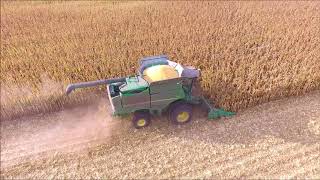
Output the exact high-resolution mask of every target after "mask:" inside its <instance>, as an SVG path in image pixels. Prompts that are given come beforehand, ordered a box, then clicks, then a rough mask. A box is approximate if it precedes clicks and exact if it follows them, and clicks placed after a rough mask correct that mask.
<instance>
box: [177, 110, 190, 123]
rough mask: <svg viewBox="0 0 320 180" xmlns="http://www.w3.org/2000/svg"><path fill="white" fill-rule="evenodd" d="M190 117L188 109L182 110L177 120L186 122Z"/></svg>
mask: <svg viewBox="0 0 320 180" xmlns="http://www.w3.org/2000/svg"><path fill="white" fill-rule="evenodd" d="M189 117H190V114H189V112H186V111H182V112H180V113H179V114H178V116H177V121H178V122H181V123H182V122H186V121H187V120H188V119H189Z"/></svg>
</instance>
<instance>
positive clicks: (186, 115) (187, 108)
mask: <svg viewBox="0 0 320 180" xmlns="http://www.w3.org/2000/svg"><path fill="white" fill-rule="evenodd" d="M191 119H192V105H191V104H188V103H185V102H178V103H174V104H172V106H171V107H170V109H169V120H170V121H171V122H173V123H174V124H185V123H188V122H190V121H191Z"/></svg>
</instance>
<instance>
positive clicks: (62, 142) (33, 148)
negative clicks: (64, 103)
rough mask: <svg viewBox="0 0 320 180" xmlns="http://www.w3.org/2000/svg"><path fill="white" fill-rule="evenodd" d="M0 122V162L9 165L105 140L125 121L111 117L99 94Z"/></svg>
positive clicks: (107, 106)
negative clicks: (60, 107)
mask: <svg viewBox="0 0 320 180" xmlns="http://www.w3.org/2000/svg"><path fill="white" fill-rule="evenodd" d="M48 88H49V90H50V87H49V86H48ZM1 126H2V127H1V130H2V134H1V136H2V137H1V138H2V141H1V144H2V149H1V157H2V158H1V165H2V166H9V165H14V164H16V163H18V162H21V161H23V159H26V158H29V157H34V158H36V156H37V155H40V154H41V155H43V154H48V155H52V153H65V152H75V151H78V150H84V149H86V148H88V147H92V146H95V145H100V144H103V143H106V142H107V141H110V140H112V138H110V137H111V136H112V135H114V134H116V133H121V132H120V130H125V129H126V127H128V126H129V124H128V123H126V122H124V121H119V120H118V119H117V118H114V117H112V116H111V107H110V106H109V102H108V99H107V98H102V99H100V100H99V101H97V102H96V103H94V104H93V105H88V106H82V107H76V108H73V109H69V110H65V111H61V112H56V113H51V114H46V115H45V116H43V115H39V116H33V117H24V118H21V119H17V120H11V121H3V123H2V124H1ZM119 126H121V127H119Z"/></svg>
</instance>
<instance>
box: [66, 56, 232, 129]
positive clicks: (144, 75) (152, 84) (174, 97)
mask: <svg viewBox="0 0 320 180" xmlns="http://www.w3.org/2000/svg"><path fill="white" fill-rule="evenodd" d="M198 77H200V71H199V70H197V69H195V68H193V67H185V66H182V65H180V64H178V63H175V62H172V61H170V60H169V59H168V57H167V56H164V55H162V56H152V57H146V58H143V59H141V61H140V68H139V69H138V73H137V74H136V75H133V76H129V77H126V78H115V79H106V80H98V81H90V82H82V83H76V84H70V85H69V86H68V87H67V90H66V91H67V94H69V93H70V92H72V91H73V90H75V89H77V88H85V87H92V86H98V85H106V86H107V91H108V97H109V101H110V104H111V106H112V111H113V112H112V113H113V114H114V115H125V114H129V113H133V119H132V122H133V125H134V127H136V128H138V129H139V128H142V127H146V126H148V125H149V124H150V121H151V115H163V114H164V113H166V114H167V115H168V118H169V120H170V121H172V122H173V123H175V124H184V123H187V122H189V121H190V120H191V118H192V109H193V107H194V106H197V105H199V106H202V107H204V108H206V109H207V110H208V118H209V119H215V118H219V117H222V116H231V115H234V113H232V112H227V111H224V110H223V109H217V108H214V107H213V105H212V104H211V103H209V101H208V100H206V99H205V98H204V97H203V96H202V95H197V94H196V93H195V88H199V87H195V84H196V81H197V78H198Z"/></svg>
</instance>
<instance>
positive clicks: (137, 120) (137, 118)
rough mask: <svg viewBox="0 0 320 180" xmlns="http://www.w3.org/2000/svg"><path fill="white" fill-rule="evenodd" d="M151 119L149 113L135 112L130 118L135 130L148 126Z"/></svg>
mask: <svg viewBox="0 0 320 180" xmlns="http://www.w3.org/2000/svg"><path fill="white" fill-rule="evenodd" d="M150 122H151V117H150V113H149V112H135V113H134V114H133V118H132V124H133V126H134V127H135V128H136V129H141V128H144V127H147V126H149V124H150Z"/></svg>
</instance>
